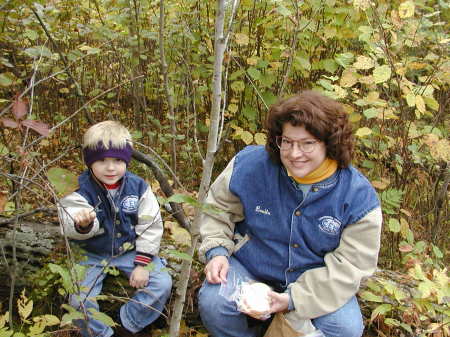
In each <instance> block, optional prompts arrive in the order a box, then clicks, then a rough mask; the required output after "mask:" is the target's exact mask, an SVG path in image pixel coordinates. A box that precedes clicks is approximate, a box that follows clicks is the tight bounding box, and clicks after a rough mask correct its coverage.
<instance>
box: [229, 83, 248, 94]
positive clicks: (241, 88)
mask: <svg viewBox="0 0 450 337" xmlns="http://www.w3.org/2000/svg"><path fill="white" fill-rule="evenodd" d="M231 89H233V90H234V91H237V92H240V91H244V89H245V84H244V82H242V81H234V82H233V83H231Z"/></svg>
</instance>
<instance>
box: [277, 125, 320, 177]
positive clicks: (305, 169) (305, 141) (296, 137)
mask: <svg viewBox="0 0 450 337" xmlns="http://www.w3.org/2000/svg"><path fill="white" fill-rule="evenodd" d="M282 139H283V142H284V143H285V144H287V145H288V146H281V148H280V158H281V162H282V163H283V165H284V167H285V168H286V169H287V170H288V171H289V172H290V173H291V174H292V175H293V176H295V177H298V178H303V177H306V176H307V175H308V174H310V173H311V172H313V171H314V170H315V169H316V168H318V167H319V166H320V165H321V164H322V163H323V161H324V160H325V158H326V154H327V149H326V146H325V143H324V142H322V141H319V140H318V139H316V138H315V137H314V136H313V135H312V134H310V133H309V132H308V131H306V129H305V127H304V126H293V125H292V124H291V123H285V124H284V125H283V133H282ZM311 144H314V145H313V146H311ZM303 145H304V146H303ZM289 147H292V148H291V149H289ZM303 147H306V148H308V147H309V148H311V147H312V151H311V152H309V153H305V152H304V151H302V149H301V148H303Z"/></svg>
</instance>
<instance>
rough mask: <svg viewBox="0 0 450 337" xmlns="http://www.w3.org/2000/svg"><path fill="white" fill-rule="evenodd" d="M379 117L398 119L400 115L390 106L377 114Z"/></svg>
mask: <svg viewBox="0 0 450 337" xmlns="http://www.w3.org/2000/svg"><path fill="white" fill-rule="evenodd" d="M377 118H378V119H398V116H397V115H396V114H395V113H394V110H392V109H390V108H388V109H384V110H380V113H379V114H378V116H377Z"/></svg>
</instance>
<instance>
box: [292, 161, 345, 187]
mask: <svg viewBox="0 0 450 337" xmlns="http://www.w3.org/2000/svg"><path fill="white" fill-rule="evenodd" d="M337 167H338V164H337V161H336V160H333V159H329V158H326V159H325V160H324V161H323V162H322V164H320V166H319V167H318V168H316V169H315V170H314V171H312V172H311V173H310V174H308V175H307V176H306V177H303V178H299V177H296V176H294V175H292V174H291V172H289V171H287V172H288V175H289V176H290V177H292V178H293V179H294V180H295V181H296V182H298V183H299V184H305V185H310V184H314V183H318V182H319V181H322V180H325V179H327V178H329V177H331V176H332V175H333V173H334V172H336V170H337Z"/></svg>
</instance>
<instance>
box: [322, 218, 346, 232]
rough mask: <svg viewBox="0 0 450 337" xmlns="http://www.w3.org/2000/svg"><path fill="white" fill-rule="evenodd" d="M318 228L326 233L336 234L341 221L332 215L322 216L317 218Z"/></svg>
mask: <svg viewBox="0 0 450 337" xmlns="http://www.w3.org/2000/svg"><path fill="white" fill-rule="evenodd" d="M319 228H320V230H321V231H322V232H325V233H327V234H331V235H338V234H339V229H340V228H341V222H340V221H339V220H338V219H336V218H333V217H332V216H323V217H321V218H319Z"/></svg>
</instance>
